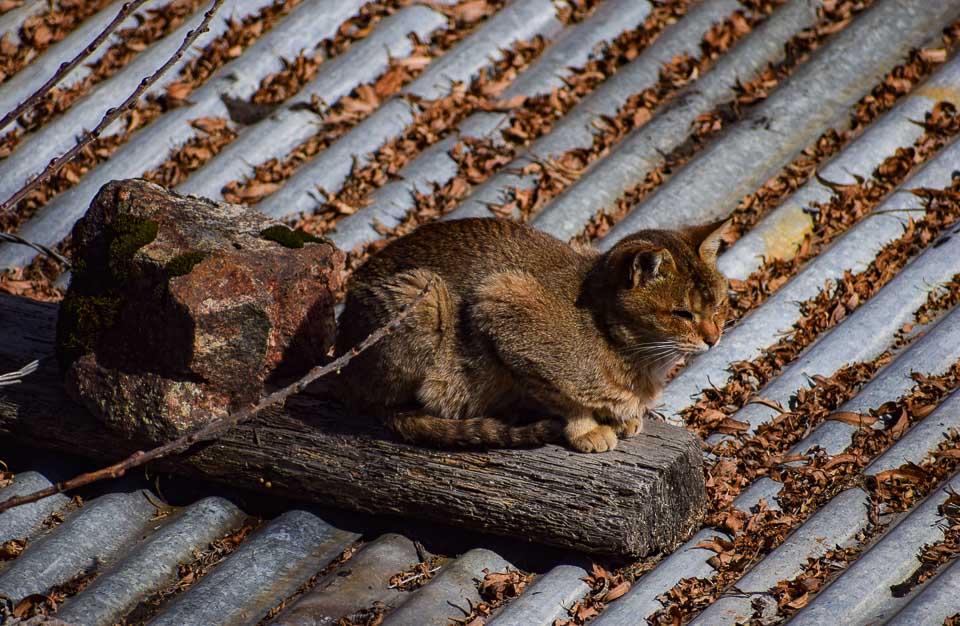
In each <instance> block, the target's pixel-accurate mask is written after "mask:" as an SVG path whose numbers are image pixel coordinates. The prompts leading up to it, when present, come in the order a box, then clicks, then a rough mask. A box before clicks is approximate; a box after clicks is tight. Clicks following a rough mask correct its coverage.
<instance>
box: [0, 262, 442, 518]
mask: <svg viewBox="0 0 960 626" xmlns="http://www.w3.org/2000/svg"><path fill="white" fill-rule="evenodd" d="M432 287H433V281H430V282H428V283H427V284H426V286H424V288H423V289H422V290H421V291H420V293H419V294H418V295H417V297H416V298H414V299H413V300H412V301H411V302H410V304H408V305H407V306H406V307H405V308H404V309H403V310H402V311H400V312H399V313H398V314H397V315H396V317H394V318H393V319H392V320H390V321H389V322H388V323H387V324H386V325H385V326H381V327H380V328H378V329H377V330H375V331H373V332H372V333H370V335H369V336H368V337H367V338H366V339H364V340H363V341H361V342H360V343H359V344H357V345H356V346H354V347H353V348H351V349H350V351H349V352H346V353H344V354H342V355H341V356H339V357H337V358H336V359H334V360H333V361H331V362H330V363H328V364H326V365H323V366H317V367H314V368H313V369H311V370H310V371H309V372H307V373H306V374H304V376H303V377H302V378H300V379H299V380H298V381H296V382H295V383H293V384H291V385H288V386H287V387H284V388H282V389H279V390H277V391H275V392H273V393H271V394H269V395H267V396H266V397H264V398H261V399H260V401H259V402H257V403H256V404H252V405H250V406H248V407H246V408H243V409H240V410H239V411H236V412H235V413H231V414H229V415H225V416H224V417H220V418H216V419H213V420H211V421H210V422H209V423H207V424H205V425H204V426H202V427H200V428H199V429H198V430H195V431H194V432H192V433H188V434H186V435H184V436H183V437H179V438H178V439H175V440H173V441H171V442H169V443H165V444H164V445H162V446H159V447H157V448H153V449H151V450H147V451H146V452H144V451H143V450H137V451H136V452H134V453H133V454H131V455H130V456H129V457H127V458H126V459H124V460H122V461H120V462H118V463H114V464H113V465H110V466H108V467H104V468H102V469H99V470H96V471H93V472H88V473H86V474H80V475H79V476H75V477H73V478H71V479H69V480H66V481H63V482H58V483H56V484H54V485H51V486H50V487H47V488H46V489H41V490H40V491H35V492H33V493H29V494H26V495H23V496H15V497H13V498H10V499H9V500H6V501H4V502H0V513H3V512H4V511H7V510H9V509H12V508H13V507H15V506H20V505H22V504H28V503H30V502H36V501H37V500H42V499H43V498H47V497H49V496H52V495H56V494H58V493H63V492H64V491H69V490H71V489H76V488H77V487H83V486H85V485H89V484H90V483H94V482H97V481H99V480H104V479H107V478H118V477H120V476H123V475H124V473H126V472H127V470H131V469H134V468H136V467H140V466H141V465H144V464H145V463H149V462H150V461H154V460H156V459H159V458H162V457H165V456H167V455H169V454H173V453H175V452H180V451H183V450H186V449H187V448H189V447H191V446H193V445H194V444H196V443H198V442H200V441H204V440H208V439H215V438H216V437H219V436H220V435H222V434H223V433H224V432H226V431H228V430H229V429H231V428H233V427H234V426H236V425H237V424H239V423H241V422H243V421H245V420H247V419H249V418H251V417H253V416H254V415H255V414H257V413H258V412H259V411H262V410H263V409H265V408H267V407H269V406H271V405H274V404H278V403H280V402H283V401H284V400H286V399H287V398H289V397H290V396H292V395H294V394H296V393H300V392H301V391H303V390H304V389H305V388H306V386H307V385H309V384H310V383H312V382H313V381H315V380H317V379H318V378H321V377H322V376H326V375H327V374H329V373H330V372H336V371H339V370H340V369H342V368H343V367H344V366H346V365H347V363H349V362H350V361H351V360H353V358H354V357H356V356H357V355H359V354H360V353H361V352H363V351H364V350H366V349H367V348H369V347H370V346H372V345H373V344H375V343H376V342H378V341H380V340H381V339H383V338H384V337H386V336H387V335H389V334H390V333H392V332H393V331H395V330H396V329H397V327H398V326H400V324H401V323H402V322H403V320H404V319H406V317H407V315H409V314H410V312H411V311H412V310H413V309H414V308H415V307H416V306H417V305H418V304H420V303H421V302H422V301H423V299H424V298H425V297H426V296H427V293H428V292H429V291H430V289H431V288H432Z"/></svg>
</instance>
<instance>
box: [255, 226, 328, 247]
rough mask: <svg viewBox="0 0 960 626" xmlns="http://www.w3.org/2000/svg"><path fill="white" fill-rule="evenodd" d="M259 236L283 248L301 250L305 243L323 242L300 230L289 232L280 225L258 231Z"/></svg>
mask: <svg viewBox="0 0 960 626" xmlns="http://www.w3.org/2000/svg"><path fill="white" fill-rule="evenodd" d="M260 236H261V237H263V238H264V239H266V240H268V241H275V242H277V243H279V244H280V245H281V246H283V247H285V248H302V247H303V244H305V243H322V242H323V241H324V240H323V239H321V238H320V237H315V236H314V235H311V234H310V233H308V232H307V231H305V230H303V229H302V228H298V229H296V230H290V229H289V228H288V227H286V226H282V225H280V224H277V225H276V226H270V227H268V228H264V229H263V230H262V231H260Z"/></svg>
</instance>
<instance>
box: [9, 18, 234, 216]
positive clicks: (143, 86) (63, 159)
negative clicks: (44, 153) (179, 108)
mask: <svg viewBox="0 0 960 626" xmlns="http://www.w3.org/2000/svg"><path fill="white" fill-rule="evenodd" d="M223 2H224V0H213V5H212V6H211V7H210V9H208V10H207V13H206V15H204V16H203V21H202V22H201V23H200V25H199V26H197V27H196V28H195V29H193V30H191V31H190V32H188V33H187V36H186V37H184V38H183V42H182V43H181V44H180V47H179V48H177V51H176V52H174V53H173V56H171V57H170V58H169V59H167V61H166V62H165V63H164V64H163V65H161V66H160V68H159V69H157V71H156V72H154V73H153V74H151V75H150V76H147V77H146V78H144V79H143V80H142V81H140V84H139V85H137V88H136V89H134V90H133V93H131V94H130V95H129V96H127V99H126V100H124V101H123V103H121V104H120V106H118V107H116V108H112V109H108V110H107V113H106V115H104V116H103V119H102V120H100V123H99V124H97V126H96V128H94V129H93V130H91V131H89V132H85V133H84V134H83V136H82V137H80V138H79V139H77V143H76V145H74V146H73V147H72V148H70V149H69V150H68V151H67V152H66V153H65V154H63V155H61V156H59V157H57V158H56V159H54V160H53V161H51V162H50V164H49V165H47V167H46V169H44V170H43V171H42V172H40V174H39V175H38V176H37V177H36V178H34V179H32V180H31V181H30V182H28V183H27V184H26V185H24V186H23V187H21V188H20V190H19V191H17V192H16V193H14V194H13V195H12V196H10V197H9V198H7V200H6V201H5V202H4V203H3V204H0V211H9V210H10V209H11V208H12V207H14V206H15V205H16V204H17V203H18V202H20V201H21V200H23V199H24V198H25V197H26V196H27V194H28V193H30V192H31V191H33V190H34V189H36V188H37V186H38V185H39V184H40V183H41V182H43V181H45V180H46V179H47V178H49V177H50V176H53V175H54V174H56V173H57V172H59V171H60V170H61V169H62V168H63V166H64V165H66V164H67V163H68V162H69V161H70V160H71V159H73V157H75V156H77V154H79V153H80V151H81V150H83V149H84V148H85V147H87V145H89V144H90V143H91V142H93V140H94V139H97V138H98V137H99V136H100V133H102V132H103V130H104V129H105V128H106V127H107V126H109V125H110V124H112V123H113V122H115V121H116V120H117V119H118V118H119V117H120V116H121V115H123V114H124V113H126V112H127V111H128V110H130V109H131V108H133V105H134V104H136V103H137V101H138V100H139V99H140V96H142V95H143V93H144V92H145V91H146V90H147V89H149V88H150V87H151V86H152V85H153V83H155V82H157V80H159V79H160V77H161V76H162V75H163V74H164V73H166V71H167V70H169V69H170V68H171V67H172V66H173V64H174V63H176V62H177V61H179V60H180V57H182V56H183V54H184V53H185V52H186V51H187V48H189V47H190V46H192V45H193V42H195V41H196V40H197V37H199V36H200V34H201V33H205V32H207V30H209V28H210V22H211V21H213V16H214V14H215V13H216V12H217V9H219V8H220V6H221V5H222V4H223Z"/></svg>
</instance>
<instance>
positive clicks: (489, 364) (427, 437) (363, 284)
mask: <svg viewBox="0 0 960 626" xmlns="http://www.w3.org/2000/svg"><path fill="white" fill-rule="evenodd" d="M724 227H725V224H720V223H716V224H709V225H706V226H699V227H691V228H685V229H681V230H677V231H668V230H645V231H641V232H638V233H635V234H633V235H630V236H628V237H626V238H624V239H623V240H622V241H620V242H619V243H617V244H616V245H615V246H614V247H613V248H612V249H611V250H610V251H608V252H606V253H603V254H601V253H599V252H597V251H595V250H593V249H589V248H581V247H575V246H571V245H568V244H566V243H564V242H562V241H560V240H558V239H555V238H554V237H551V236H549V235H547V234H544V233H542V232H540V231H538V230H535V229H534V228H531V227H529V226H526V225H523V224H518V223H516V222H513V221H509V220H500V219H465V220H456V221H445V222H435V223H432V224H427V225H425V226H421V227H420V228H419V229H417V230H416V231H415V232H413V233H411V234H409V235H407V236H405V237H402V238H400V239H397V240H396V241H394V242H392V243H390V244H389V245H387V246H386V247H385V248H383V250H381V251H380V252H379V253H377V254H375V255H374V256H372V257H371V258H370V259H369V260H368V261H367V262H366V263H365V264H364V265H363V266H362V267H360V268H359V269H358V270H357V271H356V272H355V273H354V274H353V276H352V278H351V279H350V281H349V283H348V293H347V297H346V303H345V307H344V311H343V313H342V315H341V317H340V330H339V333H338V337H337V352H338V353H341V354H342V353H343V352H345V351H347V350H349V349H350V348H351V347H352V346H354V345H355V344H357V343H358V342H359V341H361V340H362V339H363V338H364V337H366V336H367V335H368V334H369V333H371V332H372V331H374V330H375V329H377V328H379V327H380V326H382V325H384V324H386V323H387V322H389V321H390V320H391V319H392V318H393V317H394V316H396V315H397V314H398V312H399V311H401V310H402V309H403V308H404V307H405V305H407V304H408V303H410V302H411V301H412V300H413V299H415V298H416V296H417V295H418V294H420V292H421V291H422V290H423V289H424V288H425V287H427V286H428V285H429V289H428V292H427V295H426V297H425V298H424V299H423V300H422V301H421V302H420V303H419V304H418V305H417V306H416V307H415V308H414V309H413V310H412V311H411V313H410V314H409V316H408V317H407V318H406V319H405V320H404V322H403V323H402V325H401V326H400V328H399V329H398V330H397V331H396V332H394V333H393V334H391V335H388V336H387V337H385V338H384V339H382V340H381V341H380V342H378V343H377V344H375V345H374V346H373V347H372V348H371V349H370V350H368V351H366V352H364V353H363V354H361V355H360V356H359V357H357V358H355V359H354V360H353V361H352V362H351V363H350V364H349V365H348V366H347V367H346V368H345V369H344V370H343V372H342V374H343V378H342V383H343V384H342V385H340V387H341V388H342V390H343V393H344V396H345V398H346V399H347V400H348V401H349V402H350V403H351V404H352V405H353V407H354V408H355V409H356V410H358V411H362V412H364V413H366V414H372V415H376V416H380V417H382V418H384V419H385V421H386V423H387V424H388V425H389V427H390V428H391V429H393V430H394V431H395V432H396V433H397V434H398V435H400V437H401V438H403V439H404V440H406V441H409V442H413V443H417V444H423V445H429V446H437V447H526V446H534V445H540V444H543V443H545V442H549V441H560V440H561V439H563V440H566V442H567V443H568V444H569V445H570V446H571V447H572V448H574V449H576V450H579V451H582V452H603V451H606V450H611V449H613V448H614V447H616V445H617V440H618V438H622V437H629V436H631V435H633V434H636V433H638V432H640V430H641V429H642V428H643V416H644V413H645V412H646V410H647V407H649V406H650V405H651V404H652V403H653V402H655V401H656V399H657V398H658V396H659V393H660V390H661V389H662V387H663V385H664V378H665V376H666V374H667V372H669V371H670V369H671V368H672V367H673V366H674V365H676V364H677V363H678V362H679V361H680V360H682V359H683V358H684V357H685V356H687V355H690V354H696V353H699V352H703V351H705V350H707V349H708V348H709V347H710V346H713V345H715V344H716V343H717V342H718V341H719V340H720V335H721V332H722V329H723V322H724V316H725V314H726V307H727V300H726V289H727V286H726V281H725V279H724V278H723V276H722V275H721V274H720V273H719V272H718V271H717V269H716V255H717V248H718V246H719V244H720V240H721V237H722V234H723V230H724Z"/></svg>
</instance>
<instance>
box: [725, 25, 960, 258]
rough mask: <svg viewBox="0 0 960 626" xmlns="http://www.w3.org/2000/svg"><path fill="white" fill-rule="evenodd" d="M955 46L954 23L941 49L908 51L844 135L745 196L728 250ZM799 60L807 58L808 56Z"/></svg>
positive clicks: (816, 145)
mask: <svg viewBox="0 0 960 626" xmlns="http://www.w3.org/2000/svg"><path fill="white" fill-rule="evenodd" d="M958 40H960V22H954V23H953V24H951V25H950V26H949V27H947V28H945V29H944V32H943V37H942V40H941V44H940V46H942V47H935V48H924V49H921V50H915V51H912V52H911V53H910V56H909V57H908V59H907V62H906V63H903V64H900V65H897V66H896V67H894V68H893V70H891V71H890V72H888V73H887V75H886V76H884V78H883V80H882V81H880V83H878V84H877V85H875V86H874V88H873V89H872V90H871V91H870V93H869V94H867V95H866V96H864V97H863V98H862V99H861V100H860V101H859V102H858V103H857V104H856V105H855V106H854V109H853V114H852V116H851V119H850V123H849V127H848V128H847V129H845V130H839V131H838V130H836V129H832V128H831V129H828V130H826V131H825V132H824V133H823V134H821V135H820V137H818V138H817V139H816V140H815V141H814V142H813V143H811V144H810V145H809V146H807V147H806V148H804V150H803V151H802V152H801V154H800V155H799V156H798V157H797V158H795V159H794V160H793V161H792V162H791V163H790V164H789V165H787V166H786V167H785V168H783V170H781V171H780V172H779V173H778V174H777V175H775V176H774V177H772V178H771V179H770V180H768V181H766V182H765V183H764V184H763V185H762V186H761V187H760V188H759V189H758V190H757V191H755V192H754V193H752V194H750V195H748V196H746V197H745V198H744V199H743V200H742V201H741V202H740V204H739V206H738V207H737V209H736V210H735V211H734V213H733V222H732V226H733V229H732V232H731V234H730V236H729V237H728V239H727V243H728V244H732V243H733V242H734V241H736V240H737V239H739V238H740V237H741V236H743V234H744V233H746V232H747V231H748V230H749V229H751V228H752V227H753V226H755V225H756V224H757V222H759V221H760V219H761V218H762V217H763V216H765V215H767V214H768V213H769V212H770V211H771V210H772V209H773V208H774V207H776V206H778V205H779V204H780V203H781V202H782V201H783V200H784V199H785V198H786V197H787V196H789V195H790V194H791V193H793V192H794V191H796V190H797V189H799V188H800V187H801V186H802V185H804V184H805V183H806V182H807V181H809V180H810V179H811V178H812V177H813V176H814V175H815V173H816V170H817V167H818V166H819V165H820V164H821V163H825V162H826V161H827V159H829V158H831V157H832V156H834V155H835V154H837V153H839V152H840V151H841V150H842V149H843V148H844V147H846V146H847V145H848V144H849V143H850V142H851V141H852V140H853V139H854V138H856V137H857V136H858V135H859V134H860V133H861V132H862V131H863V130H864V129H865V128H866V127H867V126H869V125H870V124H872V123H873V122H874V120H876V119H877V118H878V117H880V115H882V114H883V113H886V112H887V111H889V110H890V109H891V108H893V106H894V105H895V104H896V103H897V102H899V100H900V98H901V97H902V96H904V95H906V94H907V93H909V91H910V90H911V88H912V87H913V86H916V85H917V84H919V83H920V82H921V81H923V80H925V79H926V78H927V77H928V76H930V74H932V73H933V71H934V70H935V69H937V67H939V66H940V65H941V64H942V63H943V62H944V61H945V60H946V57H947V54H946V53H947V51H951V52H953V51H955V48H956V46H957V42H958ZM800 43H801V40H798V41H796V42H794V41H793V40H791V44H793V46H791V47H790V48H788V50H790V49H791V48H793V47H795V46H796V45H799V44H800ZM788 45H790V44H788ZM941 53H942V54H941ZM798 54H804V53H803V52H799V51H797V52H788V58H792V57H793V56H794V55H798ZM805 54H806V55H809V51H808V52H806V53H805ZM798 60H799V57H798ZM782 71H783V70H781V69H780V68H779V67H778V68H768V69H767V71H766V72H764V74H763V75H761V76H760V77H759V78H758V79H756V80H755V81H753V82H751V83H750V84H748V85H744V86H742V93H740V94H739V95H738V98H737V101H738V102H741V103H743V104H750V103H752V102H754V101H755V99H756V98H758V97H764V98H765V97H766V95H767V92H768V90H770V89H771V88H772V87H773V86H774V85H775V84H778V83H779V82H780V81H782V79H783V77H780V76H779V74H780V73H781V72H782ZM768 74H773V76H774V78H772V79H771V78H770V77H768Z"/></svg>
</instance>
